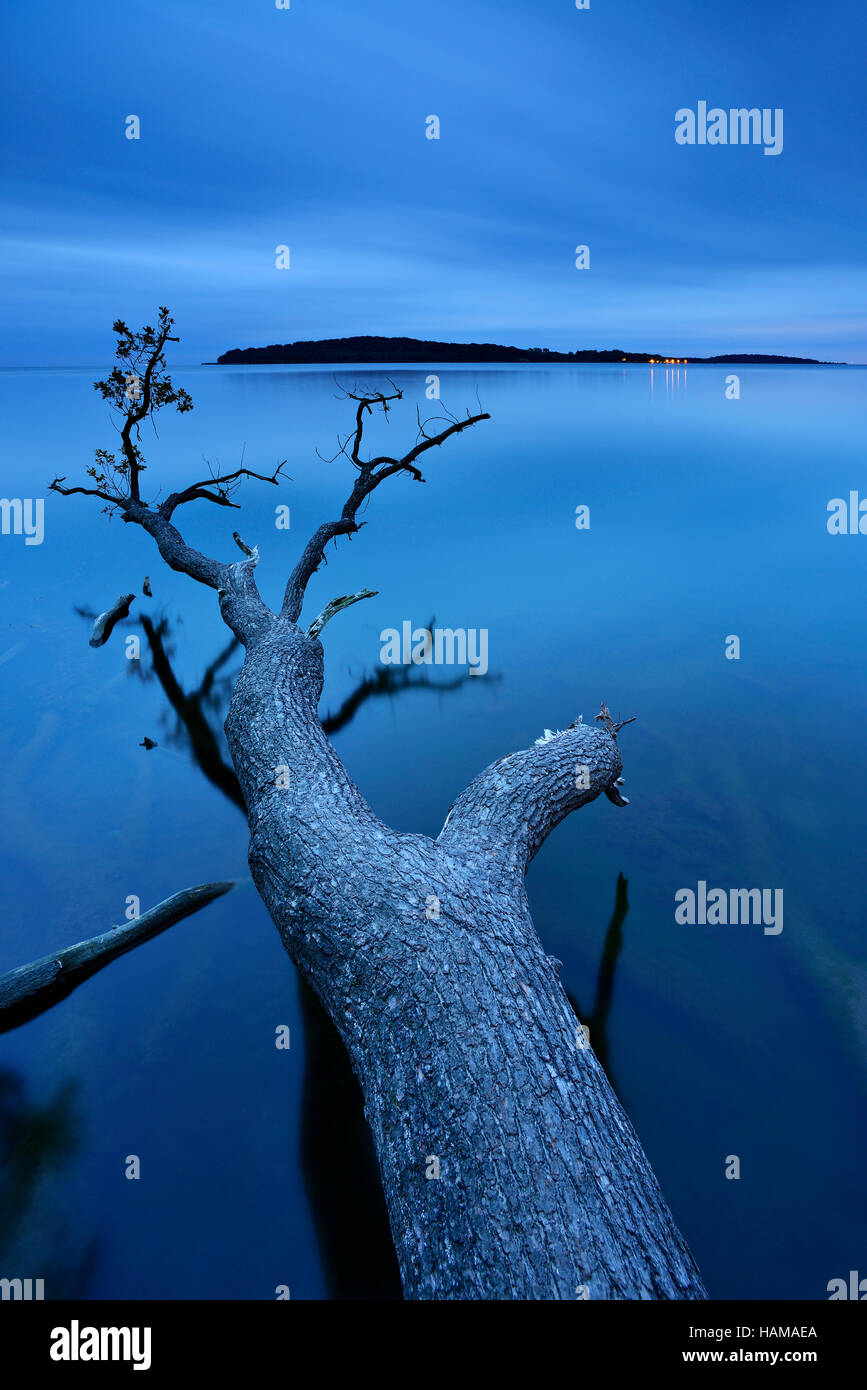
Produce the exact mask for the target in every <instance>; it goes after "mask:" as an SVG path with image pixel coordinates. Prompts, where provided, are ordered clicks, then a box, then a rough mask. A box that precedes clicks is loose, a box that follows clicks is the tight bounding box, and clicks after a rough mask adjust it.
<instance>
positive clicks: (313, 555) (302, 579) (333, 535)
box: [282, 383, 491, 622]
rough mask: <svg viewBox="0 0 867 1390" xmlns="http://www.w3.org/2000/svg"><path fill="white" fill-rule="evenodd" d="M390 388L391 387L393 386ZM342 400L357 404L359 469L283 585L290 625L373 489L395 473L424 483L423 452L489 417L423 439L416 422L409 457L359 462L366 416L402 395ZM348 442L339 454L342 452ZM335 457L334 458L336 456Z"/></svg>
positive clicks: (354, 456) (355, 454)
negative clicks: (337, 510)
mask: <svg viewBox="0 0 867 1390" xmlns="http://www.w3.org/2000/svg"><path fill="white" fill-rule="evenodd" d="M392 384H393V383H392ZM344 394H345V396H346V397H348V398H349V399H350V400H354V401H356V402H357V405H358V408H357V410H356V412H355V433H354V435H353V436H352V441H353V442H352V451H351V454H350V457H351V459H352V462H353V463H354V464H355V466H356V468H357V469H358V476H357V478H356V480H355V484H354V486H353V489H352V491H351V493H350V494H349V497H348V498H347V499H346V502H345V503H344V506H343V510H342V512H341V514H340V517H339V519H338V520H336V521H326V522H324V523H323V524H322V525H321V526H320V527H319V528H318V529H317V530H316V531H315V532H314V533H313V535H312V536H311V538H310V540H309V541H308V542H307V545H306V546H305V548H304V551H303V553H302V555H301V558H300V560H299V561H298V563H297V564H296V566H295V568H294V569H293V571H292V574H291V575H290V576H289V582H288V583H287V585H286V592H285V594H284V596H283V607H282V615H283V617H285V618H288V619H289V620H290V621H291V622H297V621H298V619H299V618H300V616H301V609H302V606H303V603H304V595H305V592H306V590H307V585H308V584H309V582H310V580H311V578H312V577H313V575H314V574H315V573H316V571H317V569H318V568H319V566H320V565H321V564H322V562H323V561H324V559H325V548H326V546H327V545H328V543H329V541H332V540H336V539H337V537H338V536H351V535H353V533H354V532H356V531H358V530H360V528H361V526H362V525H363V524H364V523H363V522H358V521H357V520H356V517H357V514H358V510H359V508H360V507H361V505H362V503H363V502H364V501H365V500H366V498H368V497H369V496H370V494H371V493H372V492H373V490H374V488H377V487H378V486H379V484H380V483H382V482H384V481H385V479H386V478H390V477H393V476H394V474H395V473H408V474H409V475H410V476H411V477H412V478H414V479H415V480H416V481H417V482H424V479H423V477H422V475H421V473H420V472H419V470H418V469H417V468H416V467H415V460H416V459H417V458H418V457H419V456H420V455H421V454H423V453H424V452H425V451H426V450H428V449H432V448H434V446H435V445H440V444H442V443H444V441H445V440H446V439H448V438H449V436H450V435H453V434H459V433H460V432H461V430H465V429H468V428H469V426H470V425H475V424H477V423H478V422H479V421H480V420H489V419H490V418H491V417H490V415H489V414H488V413H487V412H486V411H481V412H480V413H479V414H477V415H470V414H469V413H468V414H467V418H466V419H465V420H454V421H453V422H452V423H451V424H450V425H449V426H448V428H447V429H444V430H441V431H440V432H439V433H438V434H435V435H431V436H427V435H424V427H423V425H422V423H421V421H419V432H420V434H422V435H423V436H424V437H423V438H421V439H420V440H417V442H416V444H415V445H414V446H413V448H412V449H410V450H409V452H408V453H406V454H404V455H403V456H402V457H401V458H392V457H390V456H389V455H380V456H379V457H377V458H374V459H362V458H361V455H360V452H359V451H360V448H361V444H362V440H363V435H364V423H365V417H366V416H367V415H372V414H373V411H374V410H375V408H376V407H377V406H378V407H379V408H380V409H381V410H382V411H383V412H384V413H387V411H388V408H389V403H390V402H391V401H394V400H400V399H401V398H402V395H403V393H402V392H401V391H398V390H397V389H396V388H395V390H394V393H393V394H392V395H385V394H384V393H383V392H382V391H377V392H375V393H373V394H370V395H364V396H362V395H358V394H357V393H356V392H353V391H346V392H345V393H344ZM347 444H348V440H347V441H345V443H344V445H343V447H342V448H341V450H339V451H338V452H344V450H345V448H346V445H347ZM335 457H336V455H335Z"/></svg>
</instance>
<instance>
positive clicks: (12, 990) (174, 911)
mask: <svg viewBox="0 0 867 1390" xmlns="http://www.w3.org/2000/svg"><path fill="white" fill-rule="evenodd" d="M240 881H243V880H240ZM238 882H239V880H238V879H231V880H229V881H228V882H222V883H200V884H199V885H198V886H197V887H195V888H184V889H182V891H181V892H180V893H173V894H172V896H171V897H170V898H166V899H164V901H163V902H161V903H157V905H156V907H151V908H148V910H147V912H143V913H142V914H141V916H140V917H137V918H135V920H134V921H132V922H123V923H122V924H121V925H120V926H119V927H112V928H111V929H110V930H109V931H107V932H103V933H102V934H101V935H100V936H92V937H90V938H89V940H87V941H79V942H77V943H76V944H75V945H74V946H67V947H66V949H65V950H63V951H60V952H57V953H55V954H54V955H50V956H42V957H41V959H39V960H34V961H31V962H30V964H29V965H20V966H19V967H18V969H17V970H10V971H9V973H8V974H6V975H2V976H0V1033H6V1032H8V1031H9V1029H10V1028H18V1027H19V1026H20V1025H21V1024H22V1023H28V1022H29V1021H30V1019H31V1018H36V1016H37V1015H38V1014H41V1013H44V1012H45V1010H46V1009H50V1008H51V1007H52V1005H53V1004H57V1003H59V1001H60V1000H61V999H65V998H66V996H67V995H68V994H71V993H72V991H73V990H74V989H76V988H77V986H78V985H80V984H82V982H83V981H84V980H87V979H89V978H90V976H91V975H95V974H96V973H97V971H99V970H102V968H103V966H106V965H108V964H109V962H110V961H113V960H115V959H116V958H117V957H118V956H122V955H124V954H125V953H126V952H127V951H131V950H132V949H133V948H134V947H135V946H139V945H141V943H142V942H143V941H149V940H150V938H151V937H152V936H157V935H158V934H159V933H160V932H162V931H165V929H166V927H171V926H173V925H174V923H175V922H179V921H180V920H181V918H182V917H189V915H190V913H192V912H198V910H199V908H202V907H206V906H207V904H208V903H210V902H213V901H214V899H215V898H219V897H222V895H223V894H224V893H228V892H229V890H230V889H232V888H234V887H235V886H236V884H237V883H238Z"/></svg>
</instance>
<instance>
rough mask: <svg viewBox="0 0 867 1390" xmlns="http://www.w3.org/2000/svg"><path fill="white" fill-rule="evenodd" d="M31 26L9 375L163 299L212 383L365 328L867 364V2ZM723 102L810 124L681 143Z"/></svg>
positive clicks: (396, 0) (192, 2)
mask: <svg viewBox="0 0 867 1390" xmlns="http://www.w3.org/2000/svg"><path fill="white" fill-rule="evenodd" d="M2 32H3V35H4V45H3V46H4V50H5V61H4V83H3V87H2V92H0V108H2V115H3V125H4V128H5V129H4V140H3V193H2V201H3V216H2V220H0V238H2V258H0V276H2V300H3V332H2V340H0V364H2V365H4V366H14V365H18V364H22V365H27V364H37V365H43V364H44V365H50V364H75V363H81V364H91V363H93V364H98V363H102V362H104V361H106V360H107V359H108V358H109V357H110V355H111V351H112V348H113V338H112V335H111V331H110V330H111V323H112V321H113V319H115V318H116V317H119V316H120V317H123V318H125V319H127V320H128V321H130V322H131V323H133V324H138V323H140V322H143V321H145V320H147V321H148V322H152V321H153V319H154V316H155V312H156V306H157V305H159V304H167V305H169V307H170V308H171V310H172V312H173V313H174V314H175V317H176V319H177V321H178V329H179V332H180V333H181V335H182V341H181V344H180V346H179V349H178V350H177V351H176V353H175V354H174V359H175V360H176V361H180V362H198V361H201V360H207V359H213V358H214V357H216V356H217V354H218V353H220V352H222V351H224V350H225V349H226V348H230V347H246V346H252V345H262V344H266V343H273V342H289V341H292V340H294V339H298V338H320V337H343V336H348V335H351V334H356V333H382V334H410V335H412V336H416V337H436V338H447V339H457V340H461V341H497V342H504V343H516V344H518V345H521V346H544V347H551V348H560V349H572V348H576V347H578V348H580V347H595V348H605V347H623V348H628V349H633V350H643V351H655V352H660V353H663V354H669V355H677V354H682V355H700V354H702V355H703V354H711V353H714V352H725V351H731V350H743V351H756V352H781V353H791V354H797V355H802V356H811V357H820V358H826V359H827V358H832V359H842V360H847V361H859V362H864V361H867V310H865V304H867V273H865V257H864V236H865V221H867V219H865V210H867V209H865V203H867V190H865V177H864V174H865V162H864V148H865V143H867V95H865V93H867V85H865V83H864V52H865V40H867V16H865V11H864V7H863V0H827V3H823V4H819V3H816V0H809V2H808V0H787V3H785V4H784V3H782V0H778V3H773V4H772V3H770V0H728V3H727V4H725V5H722V4H719V5H707V4H699V3H697V0H653V3H650V0H644V2H643V3H640V0H591V7H590V9H589V10H586V11H579V10H576V8H575V5H574V0H291V9H289V10H278V9H277V8H276V6H275V3H274V0H134V2H132V3H125V4H118V0H110V2H109V0H87V3H68V2H67V0H43V3H41V4H39V5H30V6H24V5H23V4H22V5H20V6H18V7H17V9H16V10H15V11H14V12H12V13H9V11H8V10H7V11H6V13H5V14H4V17H3V20H2ZM701 100H705V101H707V103H708V106H709V107H714V106H718V107H722V108H730V107H741V106H745V107H771V108H776V107H781V108H782V109H783V111H784V144H783V150H782V153H781V154H779V155H778V156H767V155H765V154H764V152H763V149H762V148H761V146H752V145H751V146H732V145H728V146H708V145H705V146H700V145H694V146H681V145H678V144H677V143H676V142H675V139H674V130H675V112H676V110H678V109H679V108H681V107H691V108H693V109H696V107H697V105H698V102H699V101H701ZM129 115H137V116H138V117H139V118H140V122H141V138H140V139H139V140H137V141H135V140H128V139H127V138H126V137H125V120H126V117H127V116H129ZM429 115H437V116H439V118H440V122H441V138H440V139H439V140H438V141H436V140H428V139H426V138H425V118H426V117H427V116H429ZM579 243H582V244H587V245H589V247H590V253H591V255H590V262H591V263H590V269H589V270H583V271H579V270H576V269H575V254H574V251H575V247H576V246H577V245H578V244H579ZM282 244H285V245H288V246H289V247H290V252H291V266H290V269H289V270H278V269H276V267H275V249H276V247H277V246H278V245H282Z"/></svg>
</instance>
